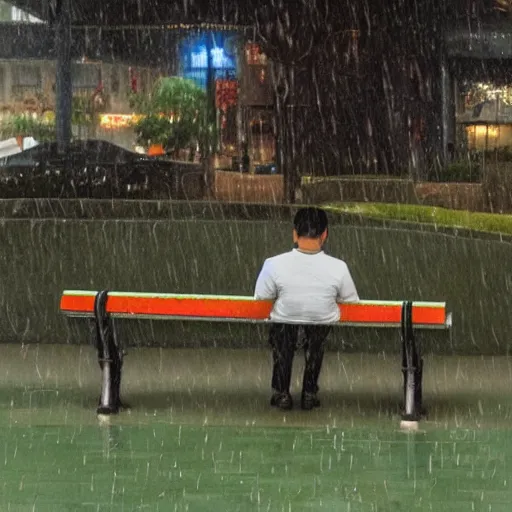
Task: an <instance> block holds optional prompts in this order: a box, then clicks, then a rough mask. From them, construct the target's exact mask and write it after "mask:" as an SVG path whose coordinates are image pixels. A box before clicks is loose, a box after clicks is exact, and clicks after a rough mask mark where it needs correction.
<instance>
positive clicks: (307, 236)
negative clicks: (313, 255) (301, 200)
mask: <svg viewBox="0 0 512 512" xmlns="http://www.w3.org/2000/svg"><path fill="white" fill-rule="evenodd" d="M327 228H328V221H327V214H326V213H325V211H324V210H322V209H320V208H314V207H309V208H301V209H300V210H299V211H298V212H297V213H296V214H295V218H294V219H293V241H294V242H295V243H298V244H299V248H300V245H301V243H302V244H307V245H308V246H311V244H312V243H313V242H314V244H315V245H318V246H319V247H321V246H322V245H323V243H324V242H325V240H326V239H327V231H328V230H327Z"/></svg>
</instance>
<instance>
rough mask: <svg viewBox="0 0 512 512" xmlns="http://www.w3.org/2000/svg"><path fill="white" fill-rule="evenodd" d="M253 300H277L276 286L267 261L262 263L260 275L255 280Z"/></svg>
mask: <svg viewBox="0 0 512 512" xmlns="http://www.w3.org/2000/svg"><path fill="white" fill-rule="evenodd" d="M254 298H255V299H260V300H272V299H276V298H277V286H276V283H275V281H274V278H273V277H272V272H271V265H270V263H269V261H268V260H266V261H265V263H263V267H262V269H261V271H260V275H259V276H258V279H257V280H256V286H255V288H254Z"/></svg>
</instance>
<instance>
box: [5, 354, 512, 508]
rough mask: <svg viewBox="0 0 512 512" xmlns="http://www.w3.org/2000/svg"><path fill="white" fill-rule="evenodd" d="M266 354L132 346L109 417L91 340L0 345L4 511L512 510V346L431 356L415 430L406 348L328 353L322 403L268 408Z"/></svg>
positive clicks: (297, 371)
mask: <svg viewBox="0 0 512 512" xmlns="http://www.w3.org/2000/svg"><path fill="white" fill-rule="evenodd" d="M269 363H270V361H269V354H268V353H267V352H265V351H257V350H159V349H141V350H132V351H130V354H129V356H128V357H127V359H126V369H125V374H124V382H123V390H124V396H125V399H126V400H127V401H128V402H129V403H130V404H131V406H132V410H131V411H130V412H127V413H123V414H122V415H120V416H117V417H112V418H110V421H106V422H101V423H100V422H99V421H98V418H97V417H96V415H95V412H94V411H95V405H96V402H97V395H98V391H99V369H98V366H97V362H96V360H95V357H94V351H93V350H92V348H90V347H63V346H39V347H36V346H30V347H24V348H20V347H19V346H13V345H2V346H0V375H2V380H1V387H0V405H1V410H2V413H1V415H0V449H1V453H2V455H3V464H2V466H3V468H2V478H1V484H0V485H1V492H0V510H2V511H3V510H6V511H10V510H16V511H18V510H27V511H29V510H34V511H46V510H48V511H50V510H51V511H59V510H63V511H68V510H91V511H103V510H105V511H107V510H108V511H111V510H112V511H118V510H119V511H124V510H162V511H167V510H190V511H195V510H201V511H202V510H204V511H216V510H219V511H220V510H223V511H224V510H226V511H231V510H233V511H234V510H239V511H246V510H247V511H250V510H255V511H256V510H265V511H267V510H276V511H281V510H286V511H290V510H291V511H297V510H340V511H351V512H353V511H375V512H378V511H389V512H392V511H393V512H394V511H411V510H421V511H423V510H425V511H445V510H446V511H450V512H451V511H455V512H457V511H473V510H475V511H482V512H483V511H505V510H506V511H510V510H511V505H510V503H512V490H511V489H510V482H511V481H512V469H511V467H512V442H511V441H512V436H511V432H512V429H511V428H510V424H509V422H510V413H511V411H512V400H511V395H512V393H511V392H510V390H511V389H512V386H511V384H512V382H511V381H512V372H511V365H510V362H509V359H508V358H505V357H503V358H480V357H473V358H471V357H442V358H441V357H440V358H437V357H428V358H427V360H426V370H425V383H424V387H425V402H426V405H427V407H428V409H429V416H428V418H427V419H426V421H424V422H422V423H421V425H420V431H419V432H416V433H410V434H407V433H404V432H400V431H399V429H398V425H399V415H398V411H399V402H400V395H401V393H400V389H401V386H400V384H401V371H400V358H399V357H398V356H396V355H382V354H381V355H367V354H365V355H360V354H338V353H329V354H327V357H326V361H325V366H324V372H323V374H322V377H321V386H322V391H321V393H322V395H321V398H322V399H323V406H322V408H320V409H318V410H315V411H313V412H303V411H301V410H294V411H291V412H289V413H283V412H280V411H276V410H273V409H271V408H270V407H269V406H268V398H269V396H268V395H269V389H268V387H269V379H270V364H269ZM301 363H302V361H301V358H300V357H298V358H297V366H296V372H295V380H294V384H295V394H297V393H298V392H300V389H299V388H298V383H299V381H300V371H301Z"/></svg>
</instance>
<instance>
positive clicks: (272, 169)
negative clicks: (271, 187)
mask: <svg viewBox="0 0 512 512" xmlns="http://www.w3.org/2000/svg"><path fill="white" fill-rule="evenodd" d="M254 174H279V173H278V170H277V165H276V164H275V163H270V164H261V165H256V166H255V167H254Z"/></svg>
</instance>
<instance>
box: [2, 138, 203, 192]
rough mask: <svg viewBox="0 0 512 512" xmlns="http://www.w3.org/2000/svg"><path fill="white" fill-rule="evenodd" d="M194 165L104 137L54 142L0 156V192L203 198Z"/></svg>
mask: <svg viewBox="0 0 512 512" xmlns="http://www.w3.org/2000/svg"><path fill="white" fill-rule="evenodd" d="M205 190H206V187H205V179H204V172H203V170H202V167H201V166H200V165H199V164H190V163H187V162H178V161H172V160H167V159H164V158H159V157H150V156H147V155H144V154H140V153H135V152H133V151H129V150H127V149H124V148H122V147H121V146H118V145H116V144H112V143H111V142H108V141H104V140H84V141H76V142H73V143H72V144H71V145H70V147H69V150H68V151H67V152H66V153H65V154H61V153H59V151H58V149H57V143H56V142H43V143H41V144H39V145H38V146H35V147H33V148H30V149H27V150H25V151H22V152H21V153H17V154H15V155H10V156H7V157H5V158H1V159H0V197H81V198H86V197H96V198H146V199H203V197H204V195H205Z"/></svg>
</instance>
